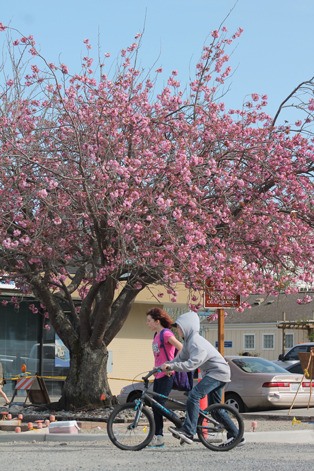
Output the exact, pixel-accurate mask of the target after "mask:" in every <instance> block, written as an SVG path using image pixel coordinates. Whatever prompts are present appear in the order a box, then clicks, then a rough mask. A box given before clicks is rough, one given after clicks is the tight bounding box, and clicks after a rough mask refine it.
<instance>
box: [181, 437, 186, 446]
mask: <svg viewBox="0 0 314 471" xmlns="http://www.w3.org/2000/svg"><path fill="white" fill-rule="evenodd" d="M180 445H181V446H183V445H186V442H185V441H184V440H182V438H181V439H180Z"/></svg>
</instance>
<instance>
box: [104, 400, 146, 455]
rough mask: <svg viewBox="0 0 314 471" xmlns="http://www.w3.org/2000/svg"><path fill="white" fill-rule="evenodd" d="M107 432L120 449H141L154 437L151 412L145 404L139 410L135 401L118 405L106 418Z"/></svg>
mask: <svg viewBox="0 0 314 471" xmlns="http://www.w3.org/2000/svg"><path fill="white" fill-rule="evenodd" d="M107 433H108V437H109V438H110V440H111V441H112V443H113V444H114V445H115V446H116V447H118V448H120V449H121V450H132V451H138V450H141V449H142V448H144V447H145V446H147V445H148V444H149V443H150V442H151V441H152V439H153V437H154V434H155V423H154V417H153V414H152V413H151V412H150V411H149V409H147V408H146V407H145V406H143V408H142V410H141V411H139V410H138V408H137V406H136V403H135V402H130V403H127V404H123V405H121V406H118V407H116V408H115V409H114V410H113V411H112V413H111V414H110V416H109V418H108V422H107Z"/></svg>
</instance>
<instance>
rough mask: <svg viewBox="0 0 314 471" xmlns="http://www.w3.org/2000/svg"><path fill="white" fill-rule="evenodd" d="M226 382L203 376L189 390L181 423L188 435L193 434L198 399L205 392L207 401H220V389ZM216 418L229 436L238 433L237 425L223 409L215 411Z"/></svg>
mask: <svg viewBox="0 0 314 471" xmlns="http://www.w3.org/2000/svg"><path fill="white" fill-rule="evenodd" d="M225 384H226V383H223V382H222V381H219V380H217V379H214V378H211V377H210V376H204V378H203V379H201V381H200V382H199V383H197V385H196V386H194V388H193V389H192V390H191V391H190V392H189V396H188V400H187V403H186V416H185V421H184V424H183V428H184V430H185V431H186V432H187V433H188V434H189V435H195V433H196V427H197V421H198V415H199V410H200V406H199V404H200V399H201V398H202V397H204V396H206V394H207V395H208V403H209V404H216V403H220V400H221V395H222V390H223V388H224V386H225ZM216 415H217V417H215V418H216V420H218V421H221V422H222V423H223V424H224V425H225V427H226V429H227V431H228V433H229V435H230V436H236V435H237V433H238V429H237V427H236V426H235V425H234V423H233V422H232V420H231V419H230V418H229V416H228V414H227V413H226V412H224V411H223V410H222V411H220V412H218V413H216Z"/></svg>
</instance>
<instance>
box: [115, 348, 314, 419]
mask: <svg viewBox="0 0 314 471" xmlns="http://www.w3.org/2000/svg"><path fill="white" fill-rule="evenodd" d="M225 358H226V360H227V361H228V363H229V365H230V369H231V382H230V383H228V384H227V385H226V387H225V402H226V404H229V405H232V406H233V407H235V408H236V409H238V410H239V411H240V412H245V411H249V410H265V409H286V408H289V407H290V406H291V405H292V402H293V400H294V399H295V403H294V407H307V406H308V405H309V401H310V391H311V387H310V385H311V382H310V380H307V379H304V378H303V375H302V374H292V373H289V372H287V370H285V369H283V368H281V367H280V366H278V365H276V364H275V363H273V362H272V361H269V360H266V359H264V358H260V357H247V356H227V357H225ZM302 378H303V380H302ZM194 381H195V382H197V378H196V379H195V380H194ZM301 381H302V383H301ZM312 386H313V387H314V382H313V385H312ZM151 388H152V384H151ZM142 389H143V383H133V384H129V385H127V386H125V387H123V388H122V389H121V391H120V394H119V395H118V396H117V399H118V402H119V403H120V404H124V403H125V402H132V401H134V400H135V399H136V398H138V397H139V396H140V395H141V391H142ZM170 396H171V397H173V398H174V399H178V400H180V401H182V402H184V403H185V402H186V399H187V396H186V393H184V392H182V391H174V390H172V391H171V394H170ZM310 405H311V406H314V394H312V398H311V402H310ZM167 406H169V407H177V406H176V405H173V404H171V403H167Z"/></svg>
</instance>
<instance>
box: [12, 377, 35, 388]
mask: <svg viewBox="0 0 314 471" xmlns="http://www.w3.org/2000/svg"><path fill="white" fill-rule="evenodd" d="M34 379H35V378H34V377H30V378H22V379H19V380H18V381H17V383H16V386H15V389H18V390H24V391H25V390H26V391H27V390H28V389H30V388H31V387H32V384H33V382H34Z"/></svg>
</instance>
